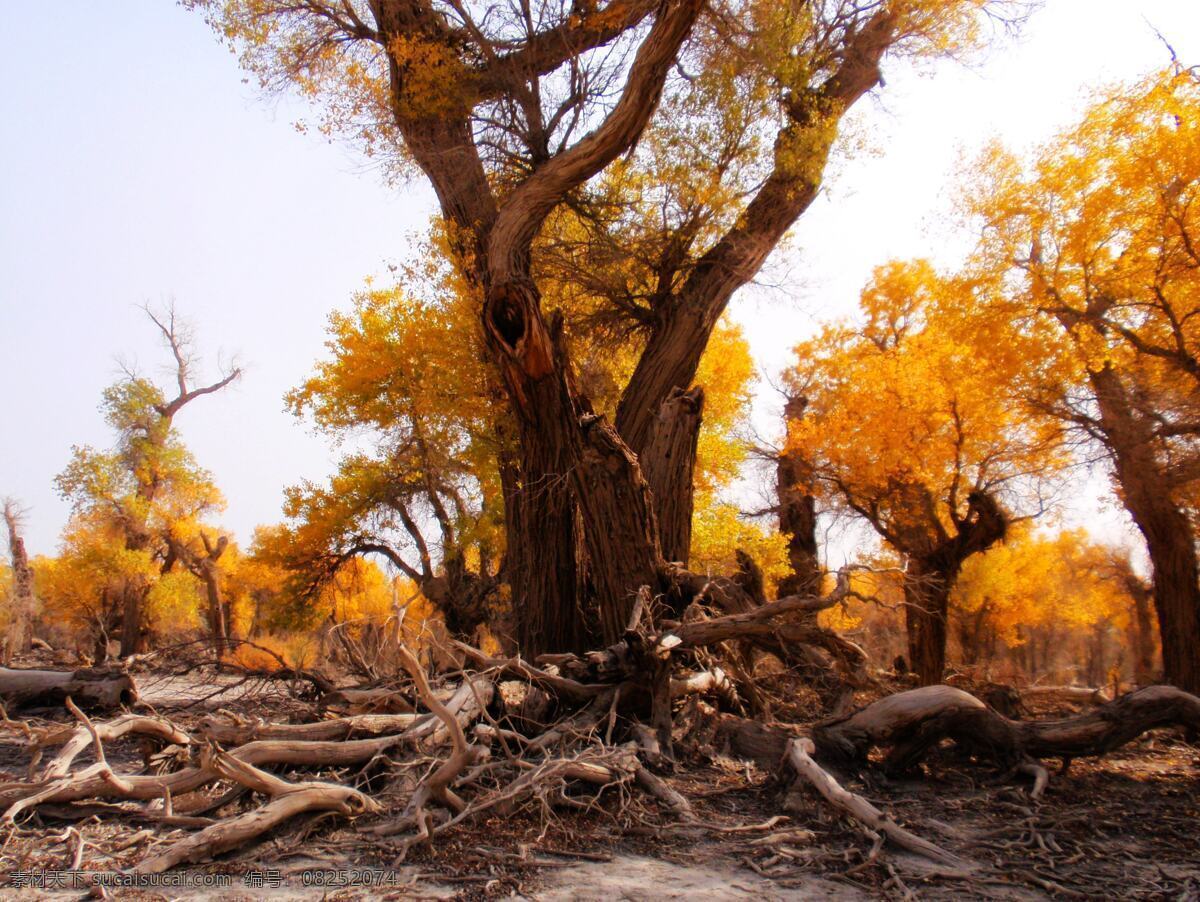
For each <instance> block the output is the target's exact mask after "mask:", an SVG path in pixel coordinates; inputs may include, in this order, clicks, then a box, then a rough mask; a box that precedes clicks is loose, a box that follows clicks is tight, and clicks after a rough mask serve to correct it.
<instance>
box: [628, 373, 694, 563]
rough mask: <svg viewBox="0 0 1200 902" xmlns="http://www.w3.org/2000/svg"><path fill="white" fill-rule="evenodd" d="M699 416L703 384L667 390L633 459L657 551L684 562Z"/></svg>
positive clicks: (689, 532) (688, 548)
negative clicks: (646, 493)
mask: <svg viewBox="0 0 1200 902" xmlns="http://www.w3.org/2000/svg"><path fill="white" fill-rule="evenodd" d="M703 416H704V389H703V388H700V387H699V386H697V387H695V388H692V389H690V390H688V391H684V390H683V389H679V388H676V389H673V390H672V391H671V393H670V395H669V396H668V397H667V400H665V401H663V403H662V407H660V408H659V411H658V417H657V419H656V420H655V421H654V425H653V427H652V429H651V433H650V440H649V442H648V443H647V445H646V450H645V451H643V452H642V454H641V455H640V456H639V458H638V459H639V462H640V464H641V467H642V472H643V473H644V474H645V476H646V482H647V484H648V485H649V487H650V491H651V493H652V494H653V496H654V510H655V514H656V516H657V518H658V533H659V538H660V539H661V541H662V555H663V557H664V558H665V559H666V560H668V561H677V562H679V563H681V564H683V565H684V566H685V567H686V566H687V565H688V556H689V554H690V552H691V547H692V513H693V510H694V491H695V486H694V474H695V470H696V445H697V442H698V440H699V438H700V425H701V423H702V421H703Z"/></svg>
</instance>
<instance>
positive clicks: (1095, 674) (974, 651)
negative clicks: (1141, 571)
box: [951, 524, 1145, 686]
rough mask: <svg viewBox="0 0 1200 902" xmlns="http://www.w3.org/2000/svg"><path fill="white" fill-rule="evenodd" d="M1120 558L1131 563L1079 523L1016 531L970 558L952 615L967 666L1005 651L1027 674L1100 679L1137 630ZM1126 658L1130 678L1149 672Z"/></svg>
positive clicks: (990, 661)
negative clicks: (1049, 531) (1048, 531)
mask: <svg viewBox="0 0 1200 902" xmlns="http://www.w3.org/2000/svg"><path fill="white" fill-rule="evenodd" d="M1115 561H1124V565H1125V566H1128V559H1127V558H1123V557H1122V556H1121V555H1120V554H1118V553H1117V551H1116V550H1115V549H1113V548H1109V547H1106V546H1103V545H1099V544H1097V543H1095V542H1093V541H1092V540H1091V539H1090V538H1089V536H1088V535H1087V533H1086V532H1084V531H1082V530H1064V531H1061V532H1059V533H1057V534H1046V533H1040V532H1034V531H1032V530H1031V529H1030V528H1029V527H1028V525H1026V524H1021V525H1019V526H1018V527H1016V528H1014V530H1012V531H1011V532H1010V535H1009V537H1008V538H1007V539H1006V540H1005V542H1004V543H1003V544H1001V545H997V546H995V547H993V548H991V549H989V550H988V551H986V552H985V553H983V554H980V555H976V556H975V557H973V558H971V559H970V560H969V561H966V562H965V563H964V564H963V568H962V572H961V573H960V574H959V577H958V580H957V581H956V583H955V586H954V592H953V593H952V595H951V622H952V623H953V624H954V626H955V633H956V634H957V638H958V640H959V648H960V651H961V654H962V660H963V663H964V664H970V665H981V666H984V667H987V668H989V669H990V668H992V667H993V666H995V664H996V663H997V662H998V661H1000V660H1001V659H1002V658H1003V657H1008V658H1009V659H1010V661H1011V662H1012V663H1013V664H1014V665H1015V666H1016V669H1017V671H1018V672H1020V673H1021V674H1022V675H1023V676H1024V677H1025V678H1027V679H1031V680H1032V679H1037V678H1039V677H1053V676H1057V677H1058V678H1060V679H1062V680H1065V681H1066V682H1071V681H1073V680H1076V679H1079V680H1081V681H1082V682H1083V683H1084V684H1085V685H1088V686H1104V685H1105V683H1106V682H1107V680H1108V675H1109V672H1110V670H1111V669H1112V667H1113V666H1114V665H1116V664H1117V659H1118V657H1125V656H1124V655H1123V651H1122V649H1123V646H1124V644H1125V643H1124V638H1123V637H1124V634H1126V633H1129V632H1132V631H1136V628H1137V627H1136V623H1135V620H1136V606H1137V602H1136V599H1135V598H1134V597H1132V596H1131V594H1130V592H1129V587H1128V585H1127V584H1126V582H1125V581H1124V579H1121V578H1114V577H1115V576H1116V573H1115V571H1114V566H1120V565H1119V564H1117V565H1115V564H1114V562H1115ZM1131 650H1136V646H1131ZM1129 657H1130V658H1132V657H1133V656H1132V655H1131V656H1129ZM1129 663H1131V664H1132V667H1131V675H1132V676H1134V677H1135V678H1137V679H1139V680H1141V679H1145V675H1144V674H1143V675H1142V676H1141V677H1139V676H1138V674H1139V671H1140V670H1141V669H1142V668H1141V666H1140V665H1139V664H1138V662H1137V660H1136V659H1135V660H1132V661H1130V662H1129Z"/></svg>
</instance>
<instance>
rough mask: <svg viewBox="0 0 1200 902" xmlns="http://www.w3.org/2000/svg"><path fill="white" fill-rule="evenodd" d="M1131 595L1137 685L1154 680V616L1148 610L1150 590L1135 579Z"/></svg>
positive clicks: (1145, 684)
mask: <svg viewBox="0 0 1200 902" xmlns="http://www.w3.org/2000/svg"><path fill="white" fill-rule="evenodd" d="M1130 594H1131V595H1132V596H1133V616H1132V617H1130V618H1129V621H1130V626H1131V627H1132V632H1133V651H1134V659H1133V678H1134V680H1135V681H1136V682H1137V684H1138V685H1139V686H1147V685H1149V684H1150V683H1152V682H1154V618H1153V615H1152V614H1151V612H1150V592H1149V591H1147V589H1146V587H1145V586H1144V585H1143V584H1142V582H1141V580H1138V581H1137V585H1136V586H1131V587H1130Z"/></svg>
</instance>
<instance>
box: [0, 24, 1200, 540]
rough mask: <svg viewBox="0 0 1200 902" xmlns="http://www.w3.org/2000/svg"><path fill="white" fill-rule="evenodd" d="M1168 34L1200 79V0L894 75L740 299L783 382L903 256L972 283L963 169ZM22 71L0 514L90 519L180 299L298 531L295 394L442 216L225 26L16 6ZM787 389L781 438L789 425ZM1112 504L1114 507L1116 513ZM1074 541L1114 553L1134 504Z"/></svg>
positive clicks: (239, 433)
mask: <svg viewBox="0 0 1200 902" xmlns="http://www.w3.org/2000/svg"><path fill="white" fill-rule="evenodd" d="M1146 20H1148V21H1149V22H1150V23H1152V24H1153V26H1154V27H1157V28H1158V29H1159V30H1161V31H1162V32H1163V34H1165V35H1166V36H1167V38H1168V39H1169V40H1171V42H1172V43H1173V44H1174V46H1175V48H1176V50H1177V51H1178V52H1179V55H1180V57H1181V58H1182V59H1183V60H1184V61H1185V62H1188V63H1191V62H1200V3H1196V2H1194V0H1142V2H1136V0H1046V3H1045V7H1044V9H1043V10H1042V11H1040V12H1039V13H1037V14H1036V15H1035V16H1034V18H1033V19H1032V20H1031V21H1030V22H1029V24H1028V26H1027V27H1026V29H1025V32H1024V36H1023V37H1022V38H1021V39H1020V40H1019V41H1018V42H1016V43H1013V42H1011V41H1005V42H1003V43H1002V44H1001V45H999V46H997V48H996V49H995V50H993V51H992V52H991V53H989V55H988V56H987V58H986V59H983V60H981V61H979V62H977V63H976V64H975V65H973V66H972V67H970V68H967V67H964V66H961V65H958V64H947V65H942V66H938V67H937V68H936V70H935V71H933V72H932V73H927V74H925V75H921V76H917V75H914V74H913V73H911V72H906V71H903V70H902V69H898V68H897V67H896V66H892V67H891V68H890V70H887V69H885V74H886V75H887V79H888V84H887V87H886V88H885V90H884V91H883V92H882V94H881V95H880V97H879V98H878V99H877V100H873V101H868V102H867V103H866V104H865V105H864V109H863V111H862V125H863V127H864V128H865V129H866V130H867V131H868V132H869V133H870V135H871V136H872V140H873V143H874V144H875V145H876V147H877V149H878V152H877V153H876V154H874V155H872V156H870V157H866V158H858V159H853V160H848V161H844V162H843V163H842V164H840V165H839V166H838V170H837V173H836V177H835V178H834V179H833V180H832V182H831V184H830V186H829V189H828V191H827V192H826V194H825V195H824V196H823V197H822V198H821V199H819V200H818V201H817V203H816V204H815V205H814V207H813V209H812V210H810V211H809V213H808V214H807V216H806V217H805V218H804V220H803V222H802V224H801V225H800V227H799V228H798V230H797V234H796V242H795V245H796V247H797V249H798V251H797V252H796V253H790V254H788V255H787V256H786V258H785V259H780V260H776V261H774V262H773V264H772V281H773V282H774V283H775V287H773V288H771V289H766V288H752V289H750V290H748V291H746V292H744V293H743V296H741V297H739V298H738V299H736V300H735V308H734V309H735V314H736V315H737V317H738V319H739V320H740V321H741V322H742V323H743V324H744V326H745V328H746V331H747V334H748V336H749V338H750V339H751V342H752V344H753V347H754V350H755V352H756V354H757V355H758V358H759V361H760V364H761V366H762V369H763V372H764V373H768V374H774V373H777V372H778V371H779V370H780V369H781V368H782V367H783V366H785V365H786V364H787V362H788V357H789V351H790V348H791V347H792V346H794V345H795V344H796V343H797V342H798V341H800V340H801V339H803V338H804V337H805V336H806V335H807V334H809V333H810V332H811V331H812V329H813V328H814V325H815V324H816V323H817V322H819V321H820V319H821V318H823V317H827V316H831V315H841V314H844V313H848V312H850V311H852V310H853V308H854V305H855V304H856V301H857V295H858V291H859V289H860V288H861V287H862V285H863V283H864V282H865V281H866V280H867V278H868V277H869V274H870V271H871V269H872V268H873V267H874V266H875V265H877V264H878V263H881V262H883V261H885V260H887V259H889V258H891V257H910V256H918V255H927V256H933V257H934V258H935V259H942V260H945V261H952V260H953V259H954V258H955V255H956V254H957V253H959V252H960V251H961V248H962V242H961V238H957V237H956V236H954V234H953V231H952V228H951V225H949V224H948V223H947V219H946V213H947V201H948V198H949V194H950V190H951V188H952V186H953V181H954V177H955V169H956V163H957V161H958V160H959V159H960V154H963V153H966V154H967V155H970V153H971V152H972V151H973V150H974V149H977V148H979V147H980V146H981V145H982V144H983V143H984V142H985V141H987V140H988V139H990V138H991V137H993V136H1000V137H1002V138H1003V139H1004V140H1005V142H1006V143H1008V144H1009V145H1010V146H1014V147H1017V148H1021V147H1026V146H1029V145H1031V144H1034V143H1037V142H1038V141H1039V140H1041V139H1043V138H1045V137H1048V136H1049V135H1050V134H1051V133H1052V132H1053V131H1054V130H1055V129H1057V128H1058V127H1060V126H1062V125H1065V124H1067V123H1069V122H1070V121H1071V120H1072V118H1073V117H1074V116H1075V115H1077V113H1078V112H1079V110H1080V109H1081V107H1082V104H1083V102H1084V100H1085V95H1086V90H1087V89H1088V88H1089V87H1091V86H1094V85H1096V84H1099V83H1103V82H1111V81H1116V80H1123V79H1129V78H1135V77H1138V76H1140V75H1142V74H1144V73H1146V72H1148V71H1150V70H1152V69H1154V68H1157V67H1159V66H1161V65H1163V64H1164V63H1165V62H1166V59H1167V56H1166V51H1165V49H1164V48H1163V46H1162V44H1161V43H1159V41H1158V39H1157V38H1156V37H1155V35H1154V33H1153V31H1152V29H1151V27H1150V25H1148V24H1147V21H1146ZM4 21H5V26H6V27H5V31H6V34H8V35H9V40H7V41H6V42H5V52H4V54H2V55H0V83H2V84H4V85H5V86H6V89H5V91H4V92H3V93H2V94H0V123H3V140H0V378H2V380H3V381H2V382H0V387H2V390H0V423H2V424H3V425H2V426H0V496H3V495H7V494H11V495H14V496H16V497H18V498H19V499H20V500H21V501H22V502H24V503H25V504H26V505H27V506H28V507H29V509H30V512H29V518H28V526H27V530H28V536H27V541H28V545H29V548H30V551H31V552H33V553H41V554H50V553H53V552H54V550H55V548H56V545H57V537H58V534H59V531H60V530H61V528H62V526H63V524H64V523H65V522H66V518H67V513H68V511H67V507H66V505H65V504H64V503H63V502H62V501H61V500H60V499H59V498H58V497H57V496H56V494H55V492H54V488H53V478H54V475H55V474H56V473H57V472H59V471H60V470H61V469H62V468H63V466H64V465H65V464H66V462H67V460H68V458H69V455H70V446H71V445H72V444H73V443H90V444H93V445H97V446H101V447H105V446H107V445H109V444H110V442H111V436H110V435H109V434H108V432H107V430H106V427H105V425H104V423H103V422H102V420H101V418H100V415H99V412H98V410H97V405H98V402H99V399H100V392H101V390H102V388H103V387H104V386H105V385H107V384H109V383H110V382H112V381H113V380H114V379H115V378H116V377H117V375H118V369H117V366H116V364H115V357H116V356H117V355H118V354H120V355H123V356H124V357H125V358H126V359H132V360H135V361H137V362H139V363H140V364H141V366H142V368H143V369H144V370H145V371H147V372H153V371H154V367H156V366H157V365H158V364H159V363H160V362H161V361H162V355H161V352H160V350H159V348H158V346H157V344H156V342H155V335H154V333H153V332H152V331H151V329H149V328H147V326H148V324H147V323H145V322H144V320H143V319H142V314H141V313H140V311H139V310H138V309H137V305H139V304H141V303H144V302H147V301H148V302H151V303H158V302H162V301H164V300H165V299H167V298H170V297H174V298H175V299H176V301H177V303H178V306H179V308H180V310H181V311H182V312H184V313H185V314H187V315H189V316H190V317H191V319H192V320H193V321H194V322H195V324H196V326H197V329H198V333H199V338H200V342H201V350H202V351H203V352H204V353H205V354H206V358H207V360H208V362H209V364H210V365H209V370H208V372H209V374H212V373H214V372H215V362H216V360H217V355H218V353H224V354H225V355H228V354H230V353H234V352H236V353H237V354H238V355H239V357H240V359H241V360H242V361H243V362H244V363H246V364H247V365H248V366H247V373H246V377H245V379H244V380H243V381H242V383H241V384H240V385H238V386H237V387H236V388H234V389H233V390H232V391H228V392H227V393H226V394H224V395H222V396H221V397H219V398H205V399H202V400H201V401H198V402H197V403H196V404H195V405H193V406H192V407H189V408H188V409H186V410H185V412H184V413H182V414H181V415H180V418H179V419H178V421H177V423H178V426H179V428H180V430H181V431H182V433H183V436H184V439H185V441H186V442H187V443H188V445H189V446H190V447H191V448H192V450H193V451H194V453H195V454H196V457H197V458H198V460H199V461H200V463H201V464H202V465H204V466H205V467H207V468H209V469H210V470H211V471H212V472H213V473H214V475H215V477H216V479H217V482H218V484H219V485H220V486H221V488H222V490H223V491H224V493H225V495H226V496H227V498H228V500H229V507H228V510H227V511H226V512H225V514H224V516H223V517H222V522H223V523H224V524H225V525H227V526H228V527H230V528H232V529H233V530H234V531H235V532H236V534H237V535H238V537H239V538H240V539H241V540H243V541H248V540H249V537H250V533H251V531H252V530H253V528H254V526H255V525H257V524H260V523H269V522H275V521H277V520H278V519H279V517H280V503H281V500H282V495H281V491H282V489H283V487H284V486H285V485H287V484H289V483H294V482H297V481H299V480H300V479H303V478H311V479H321V478H323V477H324V476H325V475H326V474H328V473H329V472H330V471H331V470H332V469H333V467H334V465H335V461H336V452H334V451H332V450H331V449H330V448H329V447H328V446H327V444H326V442H325V441H324V440H323V439H321V438H320V437H318V436H314V435H312V434H310V433H309V432H308V431H307V429H306V428H305V426H304V425H303V424H301V423H298V422H297V421H295V420H294V419H293V418H292V417H291V416H289V415H288V414H286V413H284V411H283V402H282V396H283V394H284V392H286V391H287V390H288V389H289V388H291V387H293V386H295V385H296V384H297V383H298V382H299V381H300V380H301V379H302V378H303V377H304V376H305V375H306V374H307V373H308V372H309V370H310V368H311V365H312V363H313V361H314V360H315V359H316V358H318V357H319V356H321V354H322V342H323V340H324V327H325V322H326V317H327V316H328V313H329V312H330V311H331V310H333V309H335V308H339V307H342V308H344V307H345V306H347V305H348V303H349V299H350V296H351V294H352V293H353V292H354V291H355V290H356V289H358V288H360V287H361V286H362V284H363V281H364V279H365V278H366V277H367V276H369V275H371V274H379V273H382V272H384V271H385V268H386V265H387V263H388V262H389V261H397V260H402V259H404V257H405V255H406V253H407V252H408V247H409V242H410V241H411V239H412V238H413V236H415V235H417V234H418V233H419V232H420V231H421V229H422V228H423V226H424V223H425V221H426V218H427V215H428V211H429V210H430V209H431V193H430V192H429V191H428V189H427V188H426V187H425V186H424V185H423V184H420V183H413V184H412V185H410V186H408V187H407V188H406V189H403V190H389V189H386V188H384V187H383V186H382V183H381V180H380V178H379V177H378V174H377V173H375V172H373V171H372V170H371V169H370V168H369V167H368V166H366V165H364V163H363V161H362V159H361V158H360V157H358V156H357V155H356V154H355V153H353V152H352V151H350V150H347V149H346V148H345V147H342V146H336V145H330V144H327V143H325V142H323V141H322V140H321V139H320V138H318V137H315V136H313V135H311V134H310V135H301V134H298V133H297V132H296V130H295V129H294V127H293V122H294V120H295V119H296V118H298V117H299V116H301V115H303V113H304V110H303V109H302V108H300V107H299V106H293V105H289V104H282V105H277V104H272V103H268V102H266V101H264V100H262V99H261V97H260V96H259V95H258V93H257V91H256V89H255V87H254V86H253V85H249V84H246V83H244V82H243V75H242V73H241V72H240V71H239V69H238V68H237V66H236V63H235V60H234V59H233V58H232V57H231V56H230V55H229V53H228V52H227V51H225V50H224V49H222V48H221V47H220V46H218V45H217V43H216V41H215V40H214V38H213V36H212V34H211V33H210V32H209V30H208V29H207V28H206V27H205V25H204V24H203V22H202V21H201V19H200V17H199V16H196V15H194V14H190V13H187V12H185V11H184V10H182V9H180V8H178V7H175V6H171V5H168V4H166V3H163V2H162V0H111V2H105V3H96V2H94V0H59V2H56V3H54V4H48V3H33V4H21V5H11V6H9V7H8V8H6V10H5V13H4ZM769 395H770V389H769V388H767V387H765V386H764V400H763V402H762V403H761V404H760V410H759V413H758V417H757V419H758V420H760V421H761V422H763V423H764V424H766V423H769V422H771V420H770V416H771V401H770V398H769ZM1097 494H1098V493H1097ZM1073 519H1078V520H1082V521H1083V522H1087V523H1089V524H1090V525H1092V526H1093V527H1095V528H1097V529H1098V530H1099V531H1100V532H1101V533H1103V534H1106V536H1107V537H1115V536H1116V535H1118V534H1120V533H1121V532H1122V530H1123V526H1122V524H1121V521H1120V518H1119V517H1118V516H1117V515H1116V514H1115V513H1113V511H1112V510H1111V505H1109V504H1107V503H1105V502H1103V501H1101V500H1100V499H1099V498H1095V499H1093V498H1081V499H1079V500H1078V501H1077V502H1076V504H1075V505H1074V508H1073Z"/></svg>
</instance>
